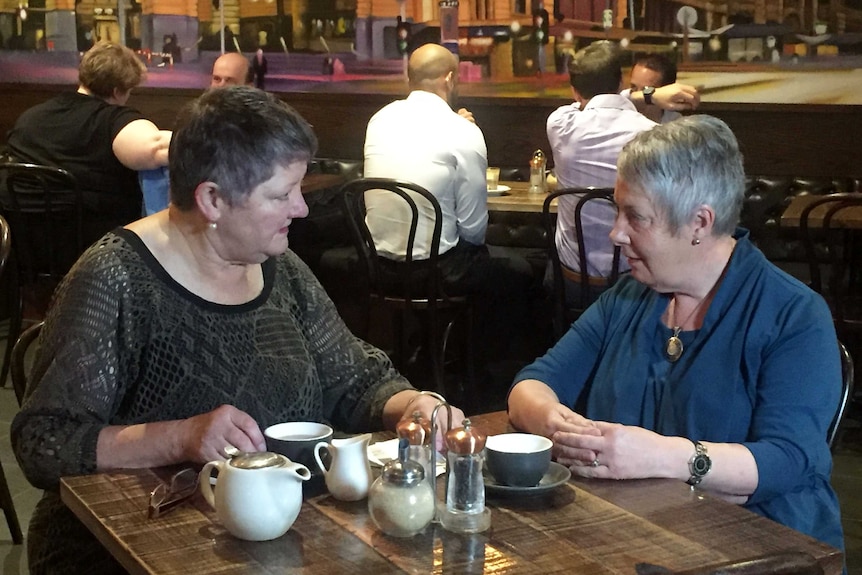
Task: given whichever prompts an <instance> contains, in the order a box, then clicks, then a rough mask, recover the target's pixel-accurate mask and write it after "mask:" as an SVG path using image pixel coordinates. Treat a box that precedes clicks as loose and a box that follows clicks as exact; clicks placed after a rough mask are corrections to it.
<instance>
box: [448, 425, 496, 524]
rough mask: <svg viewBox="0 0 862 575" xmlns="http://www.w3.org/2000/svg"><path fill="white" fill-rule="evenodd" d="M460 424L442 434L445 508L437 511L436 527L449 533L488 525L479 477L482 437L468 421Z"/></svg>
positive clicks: (488, 519)
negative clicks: (444, 465) (445, 466)
mask: <svg viewBox="0 0 862 575" xmlns="http://www.w3.org/2000/svg"><path fill="white" fill-rule="evenodd" d="M463 425H464V427H463V428H458V429H452V430H449V432H448V433H447V434H446V445H447V447H448V449H449V452H448V454H447V455H446V458H447V463H448V469H447V475H446V505H445V506H444V507H443V508H442V509H441V512H440V524H441V525H442V526H443V527H444V528H445V529H448V530H449V531H455V532H459V533H479V532H481V531H485V530H486V529H488V528H489V527H490V526H491V511H490V509H488V508H487V507H485V479H484V478H483V477H482V465H483V463H484V461H485V439H486V436H485V434H483V433H482V432H481V431H479V430H478V429H476V428H474V427H473V425H472V424H471V423H470V420H469V419H465V420H464V421H463Z"/></svg>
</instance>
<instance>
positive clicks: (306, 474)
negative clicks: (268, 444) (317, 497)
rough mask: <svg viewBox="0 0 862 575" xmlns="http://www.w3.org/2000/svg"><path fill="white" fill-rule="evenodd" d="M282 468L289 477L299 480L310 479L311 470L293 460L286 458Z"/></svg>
mask: <svg viewBox="0 0 862 575" xmlns="http://www.w3.org/2000/svg"><path fill="white" fill-rule="evenodd" d="M283 469H284V471H285V472H286V473H287V474H288V475H289V476H290V477H291V479H298V480H300V481H308V480H309V479H311V471H309V469H308V467H306V466H305V465H303V464H301V463H294V462H293V461H290V460H288V462H287V463H286V464H285V465H284V467H283Z"/></svg>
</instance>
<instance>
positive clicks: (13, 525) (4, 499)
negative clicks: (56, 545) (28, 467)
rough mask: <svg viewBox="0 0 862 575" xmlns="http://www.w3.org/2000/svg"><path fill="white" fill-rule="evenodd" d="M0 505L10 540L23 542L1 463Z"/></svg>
mask: <svg viewBox="0 0 862 575" xmlns="http://www.w3.org/2000/svg"><path fill="white" fill-rule="evenodd" d="M0 507H2V508H3V513H4V514H5V515H6V523H7V524H8V525H9V532H10V533H11V534H12V542H13V543H14V544H15V545H21V544H22V543H23V542H24V535H23V534H22V533H21V524H20V523H18V515H17V514H16V513H15V503H13V501H12V494H11V493H9V484H8V483H6V474H5V473H4V472H3V466H2V465H0Z"/></svg>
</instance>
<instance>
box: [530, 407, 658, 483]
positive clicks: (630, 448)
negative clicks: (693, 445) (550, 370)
mask: <svg viewBox="0 0 862 575" xmlns="http://www.w3.org/2000/svg"><path fill="white" fill-rule="evenodd" d="M559 408H560V409H558V410H555V412H554V413H553V414H552V415H551V418H550V419H549V420H548V422H547V424H546V425H547V427H546V430H547V432H548V433H547V436H548V437H549V438H550V439H551V440H552V441H553V442H554V448H553V455H554V457H555V459H556V461H557V463H560V464H561V465H565V466H566V467H568V468H569V469H570V470H571V471H572V473H573V474H575V475H578V476H580V477H597V478H603V479H636V478H643V477H656V476H661V473H660V472H659V471H658V470H656V469H653V466H654V465H655V464H656V462H657V459H659V458H657V457H655V455H656V453H657V450H658V449H659V442H660V440H661V436H660V435H658V434H656V433H654V432H652V431H649V430H646V429H643V428H641V427H634V426H630V425H622V424H619V423H608V422H606V421H594V420H591V419H587V418H585V417H583V416H581V415H579V414H577V413H575V412H573V411H571V410H569V409H567V408H565V407H563V406H562V405H560V406H559Z"/></svg>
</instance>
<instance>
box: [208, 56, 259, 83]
mask: <svg viewBox="0 0 862 575" xmlns="http://www.w3.org/2000/svg"><path fill="white" fill-rule="evenodd" d="M251 81H252V76H251V69H250V68H249V63H248V60H246V59H245V57H244V56H243V55H242V54H238V53H237V52H227V53H226V54H222V55H221V56H219V57H218V58H217V59H216V61H215V63H214V64H213V77H212V82H210V87H211V88H220V87H222V86H242V85H247V86H248V85H251Z"/></svg>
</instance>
